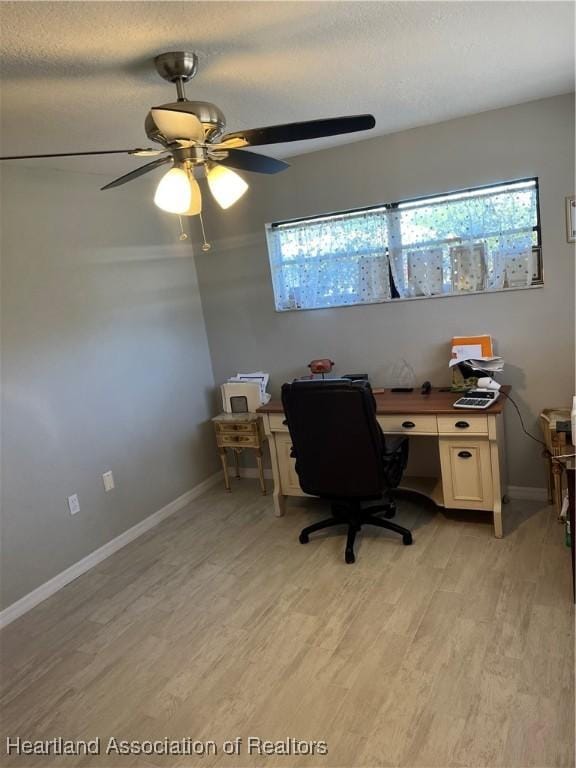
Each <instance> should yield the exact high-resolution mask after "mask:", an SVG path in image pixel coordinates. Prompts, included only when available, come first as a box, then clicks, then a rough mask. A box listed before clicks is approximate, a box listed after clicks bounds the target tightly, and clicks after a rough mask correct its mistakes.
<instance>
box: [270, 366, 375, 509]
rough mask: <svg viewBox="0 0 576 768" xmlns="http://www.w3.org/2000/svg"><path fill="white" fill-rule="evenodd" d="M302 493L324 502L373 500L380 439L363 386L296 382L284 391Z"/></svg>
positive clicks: (369, 397) (368, 393)
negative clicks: (321, 498)
mask: <svg viewBox="0 0 576 768" xmlns="http://www.w3.org/2000/svg"><path fill="white" fill-rule="evenodd" d="M282 404H283V406H284V413H285V414H286V420H287V422H288V429H289V430H290V436H291V438H292V447H293V451H294V456H295V458H296V472H297V474H298V478H299V480H300V485H301V487H302V490H303V491H305V492H306V493H309V494H311V495H313V496H321V497H323V498H328V499H351V498H352V499H366V500H369V499H376V498H380V496H381V494H382V491H383V489H384V465H383V460H382V453H383V438H382V433H381V430H380V426H379V424H378V422H377V421H376V403H375V400H374V396H373V394H372V390H371V388H370V385H369V384H368V382H367V381H348V380H345V379H331V380H326V381H323V380H312V381H294V382H292V383H291V384H284V385H283V387H282Z"/></svg>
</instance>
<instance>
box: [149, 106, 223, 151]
mask: <svg viewBox="0 0 576 768" xmlns="http://www.w3.org/2000/svg"><path fill="white" fill-rule="evenodd" d="M157 108H158V109H175V110H177V111H178V112H189V113H191V114H192V115H196V117H197V118H198V120H200V122H201V123H202V127H203V128H204V138H205V140H206V141H211V140H212V139H213V138H215V137H217V136H219V135H220V134H221V133H222V131H223V130H224V128H225V127H226V118H225V117H224V114H223V112H222V110H220V109H219V108H218V107H217V106H216V104H211V103H210V102H209V101H173V102H170V103H169V104H161V105H160V106H159V107H157ZM144 129H145V131H146V135H147V136H148V138H149V139H151V140H152V141H157V142H158V143H159V144H166V139H165V137H164V136H163V134H162V133H161V132H160V130H159V129H158V126H157V125H156V123H155V122H154V120H152V118H151V116H150V115H148V116H147V117H146V123H145V125H144ZM183 138H184V137H183Z"/></svg>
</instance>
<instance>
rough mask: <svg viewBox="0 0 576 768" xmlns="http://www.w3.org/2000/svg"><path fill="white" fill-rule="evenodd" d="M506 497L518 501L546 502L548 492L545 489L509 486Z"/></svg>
mask: <svg viewBox="0 0 576 768" xmlns="http://www.w3.org/2000/svg"><path fill="white" fill-rule="evenodd" d="M508 496H510V498H511V499H519V500H520V501H548V491H547V489H546V488H535V487H532V486H524V485H509V486H508Z"/></svg>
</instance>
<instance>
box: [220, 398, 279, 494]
mask: <svg viewBox="0 0 576 768" xmlns="http://www.w3.org/2000/svg"><path fill="white" fill-rule="evenodd" d="M212 421H213V422H214V431H215V433H216V444H217V446H218V452H219V453H220V461H221V462H222V469H223V470H224V485H225V486H226V490H227V491H228V492H229V491H230V490H231V488H230V478H229V477H228V462H227V461H226V448H231V449H232V451H233V453H234V463H235V466H236V477H240V470H239V468H238V456H239V454H240V453H241V452H242V451H243V450H244V449H245V448H251V449H252V450H254V451H255V452H256V461H257V462H258V474H259V476H260V488H261V489H262V493H263V494H264V495H266V486H265V484H264V470H263V467H262V446H263V445H264V441H265V440H266V435H265V434H264V426H263V424H262V417H261V416H259V415H258V414H257V413H221V414H220V415H219V416H215V417H214V418H213V419H212Z"/></svg>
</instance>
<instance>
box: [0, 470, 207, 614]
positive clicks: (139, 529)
mask: <svg viewBox="0 0 576 768" xmlns="http://www.w3.org/2000/svg"><path fill="white" fill-rule="evenodd" d="M221 481H222V472H221V471H220V472H216V473H215V474H213V475H210V477H207V478H206V480H203V481H202V482H201V483H198V485H196V486H194V488H192V489H191V490H189V491H186V493H183V494H182V496H179V497H178V498H177V499H174V500H173V501H171V502H169V503H168V504H166V506H165V507H162V509H159V510H158V511H157V512H153V513H152V514H151V515H149V516H148V517H146V518H144V520H141V521H140V522H139V523H136V525H134V526H132V528H128V530H127V531H124V533H121V534H120V535H119V536H116V538H115V539H112V540H111V541H109V542H107V543H106V544H104V545H103V546H102V547H99V548H98V549H96V550H94V552H91V553H90V554H89V555H86V557H83V558H82V560H79V561H78V562H77V563H74V565H71V566H70V567H69V568H66V570H64V571H62V572H61V573H59V574H57V575H56V576H54V577H53V578H52V579H50V580H49V581H46V582H45V583H44V584H41V585H40V586H39V587H37V588H36V589H34V590H32V592H29V593H28V594H27V595H24V597H21V598H20V599H19V600H17V601H16V602H15V603H12V605H9V606H8V607H7V608H5V609H4V610H3V611H0V628H2V627H5V626H6V625H8V624H10V623H11V622H12V621H14V620H15V619H18V618H19V617H20V616H23V615H24V614H25V613H27V612H28V611H30V610H31V609H32V608H34V607H35V606H37V605H38V604H39V603H41V602H43V601H44V600H46V598H48V597H51V596H52V595H54V594H55V593H56V592H58V590H60V589H62V587H65V586H66V585H67V584H69V583H70V582H71V581H74V579H77V578H78V576H82V574H83V573H86V571H89V570H90V569H91V568H94V566H95V565H98V563H101V562H102V560H105V559H106V558H107V557H110V555H113V554H114V552H117V551H118V550H119V549H122V547H125V546H126V544H130V542H131V541H134V539H137V538H138V537H139V536H142V534H143V533H146V531H149V530H150V529H151V528H154V527H155V526H156V525H158V524H159V523H161V522H162V521H163V520H166V518H167V517H170V515H173V514H175V513H176V512H179V511H180V510H181V509H183V508H184V507H185V506H186V505H187V504H189V503H190V502H191V501H193V500H194V499H196V498H198V496H201V495H202V494H203V493H204V492H205V491H207V490H208V489H209V488H212V486H214V485H216V484H217V483H219V482H221Z"/></svg>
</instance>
